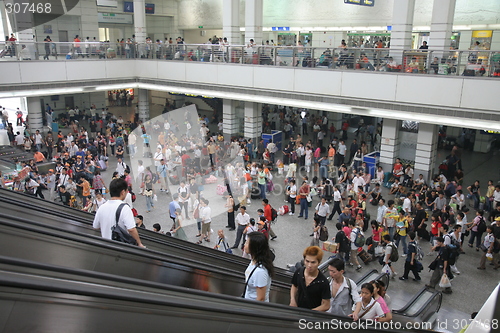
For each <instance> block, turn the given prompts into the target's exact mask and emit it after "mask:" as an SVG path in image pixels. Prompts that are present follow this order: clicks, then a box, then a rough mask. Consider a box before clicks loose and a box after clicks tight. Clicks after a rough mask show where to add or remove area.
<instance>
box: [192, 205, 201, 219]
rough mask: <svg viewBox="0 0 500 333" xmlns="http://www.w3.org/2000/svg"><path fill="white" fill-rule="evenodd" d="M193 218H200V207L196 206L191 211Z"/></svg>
mask: <svg viewBox="0 0 500 333" xmlns="http://www.w3.org/2000/svg"><path fill="white" fill-rule="evenodd" d="M193 218H194V219H199V218H200V209H199V208H198V207H196V209H195V210H194V212H193Z"/></svg>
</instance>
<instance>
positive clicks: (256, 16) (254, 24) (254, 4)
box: [245, 0, 264, 45]
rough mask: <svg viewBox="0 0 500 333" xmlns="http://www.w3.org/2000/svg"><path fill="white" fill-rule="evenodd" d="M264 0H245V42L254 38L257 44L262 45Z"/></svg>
mask: <svg viewBox="0 0 500 333" xmlns="http://www.w3.org/2000/svg"><path fill="white" fill-rule="evenodd" d="M262 3H263V0H246V1H245V43H247V44H248V43H250V39H253V40H254V43H255V44H257V45H262V21H263V16H264V7H263V4H262Z"/></svg>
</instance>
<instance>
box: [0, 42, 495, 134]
mask: <svg viewBox="0 0 500 333" xmlns="http://www.w3.org/2000/svg"><path fill="white" fill-rule="evenodd" d="M57 44H59V45H56V50H55V51H54V50H53V49H52V48H51V47H52V44H43V45H38V44H31V45H30V44H28V45H26V44H21V45H20V44H14V45H6V46H5V49H4V53H3V58H1V59H2V60H3V61H0V71H1V73H2V75H1V76H0V97H11V96H46V95H58V94H69V93H81V92H93V91H106V90H112V89H118V88H125V87H127V88H141V89H150V90H161V91H171V92H179V93H189V94H196V95H209V96H213V97H219V98H227V99H234V100H242V101H249V102H262V103H272V104H279V105H290V106H296V107H304V108H309V109H318V110H326V111H332V112H342V113H348V114H349V113H352V114H359V115H367V116H374V117H383V118H393V119H405V120H415V121H421V122H426V123H434V124H446V125H452V126H460V127H471V128H481V129H492V130H500V103H499V101H500V99H499V97H498V92H499V91H500V80H498V78H497V77H496V76H494V75H496V73H497V69H498V71H500V52H495V51H482V50H481V51H478V50H472V51H449V50H448V51H422V50H405V51H403V50H401V51H395V50H390V49H351V50H346V49H321V48H297V47H272V46H262V47H244V46H220V45H216V46H213V45H205V44H203V45H171V46H168V47H160V48H157V47H156V46H154V44H152V45H146V44H145V45H129V47H131V49H130V48H129V49H126V48H125V47H126V45H125V46H123V49H122V45H118V44H117V45H114V46H113V45H110V44H108V45H106V44H101V43H99V44H96V45H94V44H92V43H89V45H85V43H80V44H74V43H66V44H64V43H57ZM23 45H24V46H23ZM46 46H49V47H48V48H47V49H46V48H45V47H46ZM87 46H88V47H87ZM64 47H66V49H64ZM25 50H28V51H25ZM45 51H47V53H46V57H45V59H47V58H48V60H43V58H44V57H43V55H44V54H45ZM60 51H64V52H65V51H68V52H67V53H68V54H67V58H66V57H62V56H61V53H62V52H60ZM56 55H58V56H57V57H56ZM318 55H319V56H318ZM344 55H346V57H344ZM436 56H437V57H436ZM391 58H392V59H391ZM434 58H438V59H437V62H438V64H437V67H436V66H435V65H436V59H434ZM440 59H441V60H440ZM464 73H465V74H471V75H474V74H477V76H476V75H475V76H468V75H457V74H464ZM481 74H482V75H481Z"/></svg>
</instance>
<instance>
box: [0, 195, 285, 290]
mask: <svg viewBox="0 0 500 333" xmlns="http://www.w3.org/2000/svg"><path fill="white" fill-rule="evenodd" d="M2 190H3V192H2V191H0V201H5V202H7V203H9V204H17V205H19V206H26V207H27V208H30V209H37V208H38V209H39V208H40V207H38V205H33V206H31V205H29V204H28V203H27V202H26V200H15V199H13V198H12V193H15V194H16V195H20V196H24V197H26V199H28V202H29V201H30V200H33V199H36V200H39V202H40V203H43V205H45V204H48V205H55V206H56V207H57V208H58V209H55V207H54V209H52V208H47V209H46V210H45V211H44V212H47V213H49V214H53V215H57V216H59V217H62V218H67V219H69V220H70V221H76V222H77V223H82V224H85V225H89V226H90V228H89V229H92V227H91V226H92V222H91V220H93V218H94V215H93V214H91V213H88V212H84V211H81V210H78V209H75V208H72V207H68V206H62V205H59V204H57V203H55V202H49V201H46V200H43V199H41V198H36V197H33V196H32V195H28V194H25V193H20V192H13V191H10V190H6V189H2ZM3 194H5V197H4V196H3ZM7 194H8V195H7ZM67 209H69V210H72V211H74V212H80V213H82V214H83V215H84V216H83V215H82V216H83V217H84V218H85V219H81V220H75V216H74V215H73V214H70V213H69V212H68V213H67V212H65V211H64V210H67ZM71 213H73V212H71ZM87 218H88V219H89V222H87V221H85V220H86V219H87ZM138 231H139V235H140V236H141V238H143V239H144V240H146V241H151V242H154V243H159V244H162V245H164V246H175V247H177V248H180V249H182V250H186V248H187V249H189V251H191V252H197V253H198V254H200V255H205V256H208V257H212V258H216V259H218V260H224V261H230V262H232V263H233V264H237V265H243V266H247V265H248V259H245V258H242V257H239V256H235V255H230V254H228V253H223V252H221V251H216V250H214V249H211V248H209V247H205V246H201V247H200V246H198V245H196V244H194V243H192V242H189V241H184V240H180V239H174V238H168V239H166V237H167V236H164V235H161V234H158V233H155V232H153V231H151V230H147V229H144V230H143V229H141V228H138ZM172 243H173V244H172ZM207 249H208V250H207ZM221 254H222V255H221ZM275 276H280V277H282V278H283V280H290V281H291V278H292V274H291V273H290V272H289V271H287V270H285V269H282V268H280V267H275Z"/></svg>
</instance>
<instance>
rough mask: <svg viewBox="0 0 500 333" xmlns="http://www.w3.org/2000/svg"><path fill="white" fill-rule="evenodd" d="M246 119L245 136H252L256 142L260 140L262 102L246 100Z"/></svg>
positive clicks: (248, 137)
mask: <svg viewBox="0 0 500 333" xmlns="http://www.w3.org/2000/svg"><path fill="white" fill-rule="evenodd" d="M244 121H245V122H244V124H245V125H244V126H245V127H244V136H245V138H247V139H250V138H251V139H252V140H253V141H254V142H256V143H257V142H259V141H260V137H261V136H262V112H261V104H260V103H253V102H245V120H244Z"/></svg>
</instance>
